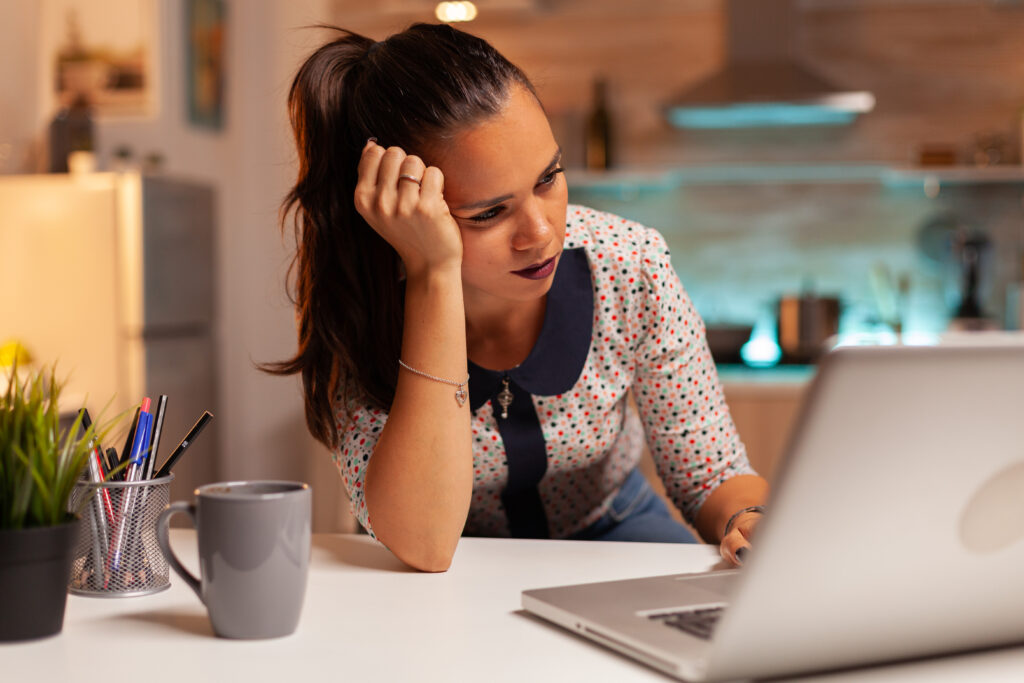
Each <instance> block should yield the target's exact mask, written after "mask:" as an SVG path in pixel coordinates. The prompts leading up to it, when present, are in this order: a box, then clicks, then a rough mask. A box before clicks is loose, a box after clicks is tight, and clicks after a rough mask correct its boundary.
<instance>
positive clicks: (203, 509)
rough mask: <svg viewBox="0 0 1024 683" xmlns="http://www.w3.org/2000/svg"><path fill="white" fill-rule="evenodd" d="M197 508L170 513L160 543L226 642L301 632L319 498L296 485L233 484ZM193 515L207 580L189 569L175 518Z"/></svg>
mask: <svg viewBox="0 0 1024 683" xmlns="http://www.w3.org/2000/svg"><path fill="white" fill-rule="evenodd" d="M195 495H196V500H195V502H194V503H187V502H177V503H172V504H170V505H168V506H167V508H166V509H165V510H164V511H163V512H162V513H160V517H159V518H157V523H156V531H157V542H158V543H159V544H160V550H161V551H162V552H163V554H164V556H165V557H166V558H167V562H168V564H170V566H171V569H173V570H174V571H175V572H177V573H178V575H179V576H181V578H182V579H184V581H185V583H187V584H188V585H189V586H190V587H191V588H192V590H194V591H195V592H196V595H198V596H199V599H200V600H202V601H203V604H204V605H206V609H207V612H208V613H209V615H210V623H211V624H212V625H213V631H214V633H216V634H217V635H218V636H221V637H224V638H277V637H280V636H286V635H288V634H290V633H292V632H294V631H295V627H296V626H297V625H298V623H299V614H300V612H301V611H302V602H303V598H304V596H305V593H306V576H307V574H308V571H309V555H310V512H311V509H312V498H313V497H312V492H311V490H310V488H309V485H308V484H303V483H300V482H292V481H232V482H223V483H217V484H206V485H205V486H200V487H199V488H197V489H196V490H195ZM176 512H187V513H188V514H189V516H190V517H191V518H192V522H193V524H194V525H195V527H196V534H197V536H198V538H199V568H200V575H201V577H202V578H201V579H197V578H196V577H195V576H193V575H192V574H191V573H190V572H189V571H188V570H187V569H185V567H183V566H182V565H181V562H179V561H178V558H177V557H176V556H175V555H174V552H173V551H172V550H171V546H170V541H169V538H168V525H169V523H170V518H171V516H172V515H174V514H175V513H176Z"/></svg>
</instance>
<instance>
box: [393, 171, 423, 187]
mask: <svg viewBox="0 0 1024 683" xmlns="http://www.w3.org/2000/svg"><path fill="white" fill-rule="evenodd" d="M398 179H399V180H411V181H412V182H414V183H416V184H417V185H422V184H423V180H422V179H420V178H417V177H416V176H414V175H409V174H408V173H403V174H402V175H400V176H398Z"/></svg>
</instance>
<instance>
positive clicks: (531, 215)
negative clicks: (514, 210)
mask: <svg viewBox="0 0 1024 683" xmlns="http://www.w3.org/2000/svg"><path fill="white" fill-rule="evenodd" d="M543 209H544V207H543V206H542V205H541V203H540V202H538V201H530V202H527V203H526V204H525V205H524V206H523V212H522V217H521V219H520V221H519V225H518V229H517V230H516V234H515V236H514V237H513V238H512V248H513V249H515V250H517V251H529V250H531V249H537V248H538V247H544V246H547V244H548V242H550V241H551V238H552V236H553V235H554V230H553V229H552V227H551V221H549V220H548V218H547V216H546V215H545V214H544V210H543Z"/></svg>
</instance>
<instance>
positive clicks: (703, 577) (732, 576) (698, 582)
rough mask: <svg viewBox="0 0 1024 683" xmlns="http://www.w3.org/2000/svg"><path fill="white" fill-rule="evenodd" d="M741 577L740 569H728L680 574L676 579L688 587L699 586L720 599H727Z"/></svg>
mask: <svg viewBox="0 0 1024 683" xmlns="http://www.w3.org/2000/svg"><path fill="white" fill-rule="evenodd" d="M739 578H740V573H739V572H738V571H727V572H712V573H710V574H693V575H690V576H680V577H678V578H677V579H676V581H684V582H686V583H687V585H688V587H689V586H692V587H694V588H699V589H700V590H702V591H707V592H709V593H713V594H714V595H716V596H718V598H720V599H726V598H729V597H730V596H731V595H732V593H733V591H734V590H735V588H736V585H737V583H738V581H739Z"/></svg>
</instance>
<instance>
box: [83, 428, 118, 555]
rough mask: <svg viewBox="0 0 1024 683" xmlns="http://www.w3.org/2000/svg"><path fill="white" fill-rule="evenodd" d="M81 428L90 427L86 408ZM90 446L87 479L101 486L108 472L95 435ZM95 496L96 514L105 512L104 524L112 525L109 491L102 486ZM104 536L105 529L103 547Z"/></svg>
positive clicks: (101, 522)
mask: <svg viewBox="0 0 1024 683" xmlns="http://www.w3.org/2000/svg"><path fill="white" fill-rule="evenodd" d="M82 426H84V427H85V428H86V429H89V427H91V426H92V418H90V417H89V411H88V409H86V408H82ZM90 446H91V448H92V455H91V456H90V457H89V460H88V469H89V479H91V480H92V481H93V483H96V484H102V483H103V481H104V480H105V479H106V476H107V474H106V473H107V472H108V471H110V470H109V464H107V466H106V467H104V452H103V445H102V444H100V442H99V439H97V438H96V437H95V435H94V436H93V440H92V443H91V444H90ZM113 450H114V449H113V448H108V449H107V453H108V454H109V452H110V451H113ZM97 494H98V496H99V497H98V498H97V499H96V501H97V503H98V504H99V506H98V507H97V512H99V513H101V514H100V516H101V517H102V516H103V515H102V513H103V512H104V510H106V524H113V523H114V506H113V504H112V503H111V502H110V491H109V490H108V489H107V488H106V487H105V486H103V487H100V489H99V491H98V492H97ZM99 523H100V524H101V525H103V526H106V524H104V520H103V519H100V520H99ZM106 534H107V529H105V528H104V529H103V543H104V547H106Z"/></svg>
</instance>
